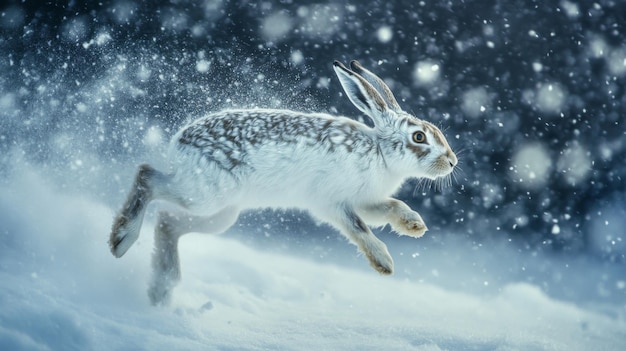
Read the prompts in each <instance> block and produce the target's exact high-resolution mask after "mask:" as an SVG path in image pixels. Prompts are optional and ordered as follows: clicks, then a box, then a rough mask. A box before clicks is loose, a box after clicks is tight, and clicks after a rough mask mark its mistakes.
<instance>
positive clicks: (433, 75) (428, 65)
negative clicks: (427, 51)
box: [413, 60, 440, 85]
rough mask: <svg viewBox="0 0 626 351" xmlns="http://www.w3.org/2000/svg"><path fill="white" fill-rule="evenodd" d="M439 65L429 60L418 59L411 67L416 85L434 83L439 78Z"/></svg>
mask: <svg viewBox="0 0 626 351" xmlns="http://www.w3.org/2000/svg"><path fill="white" fill-rule="evenodd" d="M439 75H440V70H439V65H438V64H437V63H436V62H434V61H431V60H424V61H419V62H417V63H416V64H415V68H414V69H413V77H414V79H415V81H416V82H417V84H418V85H428V84H433V83H436V82H437V80H438V79H439Z"/></svg>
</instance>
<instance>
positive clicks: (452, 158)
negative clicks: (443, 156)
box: [448, 151, 459, 167]
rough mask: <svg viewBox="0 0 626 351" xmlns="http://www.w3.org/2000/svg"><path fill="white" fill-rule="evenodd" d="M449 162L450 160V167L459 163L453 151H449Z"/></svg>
mask: <svg viewBox="0 0 626 351" xmlns="http://www.w3.org/2000/svg"><path fill="white" fill-rule="evenodd" d="M448 162H450V167H454V166H456V164H457V163H459V160H458V159H457V158H456V155H455V154H454V152H452V151H448Z"/></svg>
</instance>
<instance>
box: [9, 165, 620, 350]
mask: <svg viewBox="0 0 626 351" xmlns="http://www.w3.org/2000/svg"><path fill="white" fill-rule="evenodd" d="M10 166H11V171H10V175H9V176H8V177H7V179H6V181H5V182H4V183H3V184H2V186H1V188H0V223H1V225H0V228H1V229H2V230H1V232H0V235H2V240H1V241H0V287H1V288H0V349H1V350H198V349H204V350H306V349H335V350H623V349H625V348H626V319H625V317H624V316H625V315H626V313H625V306H624V305H623V301H622V303H621V304H619V303H615V304H610V303H604V304H601V305H600V304H594V301H572V300H571V299H570V300H560V299H557V298H554V297H550V296H549V295H548V294H546V293H545V292H544V291H543V289H542V287H540V279H539V278H538V282H537V284H533V283H529V282H528V279H527V276H526V275H528V276H530V275H533V274H536V273H537V272H536V269H535V268H533V267H536V265H538V264H540V265H542V266H546V265H548V266H550V265H553V266H554V270H555V274H556V273H557V272H558V274H562V275H564V278H563V279H562V284H563V285H564V286H567V285H570V286H571V287H572V288H575V287H576V284H575V283H573V280H575V279H574V278H572V277H577V278H580V280H581V281H582V283H578V285H579V286H583V285H585V283H584V282H585V279H586V278H585V277H588V278H589V279H590V281H591V280H593V279H594V278H593V277H594V276H595V277H597V276H599V275H603V274H605V275H607V274H608V275H613V276H615V274H616V273H615V270H613V271H611V270H606V267H603V266H602V265H600V264H597V265H596V266H593V265H582V264H581V266H580V267H579V268H580V270H579V271H578V272H570V273H562V271H563V270H564V267H560V266H559V265H560V263H559V262H558V260H557V259H554V261H552V259H550V258H546V257H524V254H523V253H518V252H516V251H515V250H513V249H512V248H507V246H506V245H497V246H494V247H486V246H485V245H483V246H482V247H483V249H482V252H481V251H480V250H478V251H479V252H477V248H476V247H473V248H472V245H471V244H470V243H464V242H463V240H464V239H461V240H460V241H457V242H455V243H451V244H450V245H451V247H449V248H447V249H446V250H445V252H446V254H445V255H441V256H438V255H437V252H430V253H428V252H427V251H428V250H427V249H425V248H424V246H423V245H421V244H420V243H419V241H416V240H407V241H404V240H401V241H398V240H391V241H390V242H391V243H392V244H391V245H390V251H391V253H392V255H394V258H395V260H396V271H397V272H396V275H394V276H393V277H384V276H380V275H378V274H377V273H375V272H374V271H373V270H370V269H369V267H367V263H366V260H365V259H364V258H363V257H356V256H357V254H356V252H355V250H354V248H352V247H350V246H349V245H348V244H347V243H341V245H339V246H341V248H338V249H337V250H335V251H333V252H331V254H328V255H325V257H324V258H323V259H320V258H319V257H314V256H315V253H313V250H310V251H309V252H308V253H307V250H306V249H305V250H302V248H300V250H301V251H302V252H301V253H294V254H289V253H285V252H284V250H283V251H280V250H271V249H269V250H268V249H266V250H263V249H261V246H259V245H246V244H244V243H243V242H242V241H241V240H237V239H236V238H233V237H232V236H231V237H229V236H228V235H225V236H208V235H204V236H202V235H194V234H192V235H189V236H187V237H185V238H183V239H182V241H181V248H180V249H181V253H182V269H183V280H182V283H181V285H180V286H179V287H178V288H177V289H176V290H175V293H174V296H173V301H172V304H171V306H169V307H164V308H155V307H152V306H150V304H149V301H148V298H147V295H146V292H145V291H146V288H147V282H148V278H149V265H150V263H149V261H150V255H151V245H152V238H151V234H150V232H151V230H152V229H153V221H151V219H148V221H147V223H146V225H145V226H144V228H143V231H142V237H141V238H140V240H139V242H138V244H137V245H136V246H134V247H133V248H132V249H131V250H130V251H129V252H128V254H127V255H126V256H124V257H123V258H121V259H115V258H113V256H112V255H111V254H110V253H109V251H108V247H107V243H106V241H107V236H108V231H109V228H110V224H111V219H112V217H113V214H114V210H115V209H113V208H110V206H107V205H105V204H104V203H103V202H102V201H99V200H98V199H96V198H95V197H94V196H90V195H88V194H84V193H81V192H72V191H68V190H67V189H64V188H63V187H60V186H59V185H58V184H55V183H54V182H52V181H50V178H49V177H46V174H45V171H44V170H42V169H39V168H37V167H33V166H28V165H23V164H13V165H10ZM428 235H433V236H436V233H432V232H429V233H428ZM380 236H381V238H382V239H383V240H389V239H390V237H389V235H388V234H385V233H383V234H381V235H380ZM422 240H427V239H426V238H424V239H422ZM328 244H329V245H333V244H332V242H329V243H328ZM334 245H338V244H334ZM407 245H408V246H415V248H410V247H407ZM419 250H422V251H425V252H424V253H422V254H415V253H414V254H409V253H410V252H414V251H419ZM433 250H434V249H433V248H431V251H433ZM343 255H347V256H348V257H347V258H346V257H341V256H343ZM451 257H454V259H452V258H451ZM479 257H483V258H482V259H480V258H479ZM524 260H526V261H528V262H534V266H533V263H530V264H528V267H527V268H525V269H527V270H528V271H527V273H526V275H523V276H521V277H522V278H520V277H516V276H514V275H512V276H510V277H508V278H499V279H496V278H495V277H496V276H497V275H499V274H502V273H503V272H507V269H505V268H504V267H505V266H516V265H518V264H519V262H521V261H524ZM420 261H422V262H420ZM432 267H440V268H439V271H437V270H436V269H434V268H432ZM513 268H515V269H516V270H520V267H519V266H516V267H513ZM422 269H423V270H424V272H418V271H420V270H422ZM572 269H578V268H576V267H572ZM566 271H567V270H566ZM486 272H487V273H486ZM489 272H492V273H489ZM493 272H496V273H493ZM443 275H453V277H451V280H454V281H457V282H459V281H460V282H463V281H465V282H472V281H475V280H479V281H480V282H481V283H482V284H483V285H485V286H488V287H489V288H488V289H484V290H482V291H481V290H480V289H476V288H475V287H472V286H471V284H470V283H468V284H466V285H468V287H467V289H464V288H463V284H457V285H456V286H455V285H454V284H453V283H450V281H448V282H445V281H444V280H443V279H442V280H441V283H438V279H439V277H440V276H443ZM617 284H620V281H617ZM621 284H624V282H623V281H621ZM622 288H623V287H622ZM617 300H619V299H617ZM622 300H623V299H622Z"/></svg>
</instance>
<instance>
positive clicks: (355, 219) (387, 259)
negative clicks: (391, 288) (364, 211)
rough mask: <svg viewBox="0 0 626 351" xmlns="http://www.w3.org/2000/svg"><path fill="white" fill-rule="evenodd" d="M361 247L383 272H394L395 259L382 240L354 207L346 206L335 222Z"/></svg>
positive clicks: (376, 267) (371, 262) (374, 265)
mask: <svg viewBox="0 0 626 351" xmlns="http://www.w3.org/2000/svg"><path fill="white" fill-rule="evenodd" d="M333 223H334V224H335V225H337V227H338V228H339V229H340V230H341V232H342V233H343V234H344V235H345V236H347V237H348V239H350V241H352V242H353V243H354V244H356V246H357V247H358V248H359V250H360V251H361V252H363V254H365V257H367V259H368V260H369V261H370V265H371V266H372V267H373V268H374V269H376V270H377V271H378V272H379V273H381V274H391V273H393V259H392V258H391V255H390V254H389V251H388V250H387V246H386V245H385V243H383V242H382V241H380V239H378V238H377V237H376V236H375V235H374V233H372V231H371V230H370V229H369V227H368V226H367V225H366V224H365V222H363V220H362V219H361V218H360V217H359V216H358V215H357V214H356V212H354V210H353V209H351V208H348V207H344V208H342V209H341V210H340V213H339V215H338V216H336V217H335V220H334V222H333Z"/></svg>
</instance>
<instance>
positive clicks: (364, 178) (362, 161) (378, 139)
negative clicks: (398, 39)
mask: <svg viewBox="0 0 626 351" xmlns="http://www.w3.org/2000/svg"><path fill="white" fill-rule="evenodd" d="M334 70H335V72H336V74H337V76H338V77H339V81H340V82H341V85H342V86H343V89H344V90H345V92H346V94H347V95H348V98H349V99H350V101H352V103H353V104H354V105H355V106H356V107H357V108H358V109H359V110H361V111H362V112H364V113H365V114H367V115H368V116H369V117H370V118H371V119H372V121H373V122H374V127H373V128H372V127H369V126H367V125H365V124H363V123H360V122H357V121H355V120H353V119H348V118H345V117H335V116H330V115H327V114H322V113H311V114H309V113H301V112H294V111H289V110H269V109H252V110H227V111H223V112H218V113H214V114H210V115H208V116H206V117H203V118H200V119H198V120H196V121H194V122H193V123H191V124H190V125H188V126H186V127H184V128H183V129H182V130H181V131H179V132H178V133H177V134H176V135H175V136H174V137H173V139H172V148H171V156H170V157H171V161H172V163H173V164H172V171H171V172H170V173H164V172H161V171H158V170H156V169H154V168H152V167H151V166H149V165H147V164H144V165H141V166H140V167H139V170H138V172H137V175H136V178H135V182H134V184H133V186H132V188H131V191H130V194H129V196H128V199H127V200H126V203H125V204H124V206H123V208H122V210H121V211H120V213H119V214H118V215H117V217H116V218H115V222H114V224H113V228H112V232H111V237H110V240H109V244H110V247H111V252H112V253H113V255H115V256H116V257H121V256H122V255H124V254H125V253H126V251H127V250H128V249H129V248H130V247H131V245H132V244H133V243H134V242H135V240H137V237H138V236H139V229H140V228H141V223H142V221H143V217H144V213H145V210H146V206H147V205H148V203H149V202H150V201H152V200H155V199H162V200H167V201H170V202H173V203H176V204H178V205H180V206H181V207H182V208H183V209H185V210H186V212H187V213H188V214H183V213H178V214H174V213H170V212H160V213H159V217H158V223H157V225H156V228H155V249H154V253H153V258H152V266H153V277H152V282H151V285H150V288H149V290H148V294H149V297H150V299H151V302H152V303H153V304H161V303H165V302H167V301H168V300H169V298H170V295H171V291H172V289H173V287H174V285H175V284H176V283H177V282H178V281H179V280H180V266H179V258H178V239H179V238H180V237H181V236H182V235H183V234H185V233H189V232H207V233H221V232H223V231H225V230H226V229H228V228H229V227H230V226H231V225H232V224H233V223H234V222H235V220H236V219H237V217H238V215H239V213H240V211H242V210H246V209H255V208H264V207H274V208H300V209H305V210H308V211H309V212H310V213H311V214H312V215H313V216H314V217H316V218H317V219H319V220H321V221H324V222H327V223H329V224H331V225H333V226H334V227H336V228H337V229H339V231H340V232H341V233H342V234H343V235H345V236H346V237H347V238H348V239H349V240H350V241H351V242H352V243H354V244H355V245H356V246H357V247H358V249H359V250H360V251H361V252H362V253H363V254H364V255H365V257H367V259H368V260H369V262H370V265H371V266H372V267H373V268H374V269H376V270H377V271H378V272H380V273H382V274H391V273H392V271H393V260H392V258H391V256H390V255H389V252H388V251H387V247H386V246H385V244H384V243H383V242H382V241H380V240H379V239H378V238H377V237H376V236H374V234H373V233H372V231H371V230H370V228H369V227H368V225H370V226H382V225H385V224H387V223H389V224H391V226H392V228H393V229H394V230H395V231H396V232H398V233H399V234H402V235H408V236H413V237H421V236H422V235H424V233H425V232H426V230H427V227H426V224H424V221H423V220H422V218H421V217H420V215H419V214H418V213H417V212H415V211H413V210H411V208H409V206H407V205H406V204H405V203H404V202H402V201H399V200H396V199H394V198H391V195H393V194H394V193H395V192H396V191H397V190H398V188H399V187H400V186H401V185H402V183H403V182H404V181H405V180H406V179H408V178H411V177H425V178H429V179H435V178H438V177H443V176H447V175H449V174H450V173H451V172H452V170H453V169H454V167H455V165H456V164H457V157H456V155H455V154H454V152H452V150H451V149H450V146H449V145H448V143H447V141H446V138H445V137H444V136H443V134H442V133H441V131H440V130H439V129H438V128H437V127H435V126H434V125H433V124H431V123H428V122H426V121H423V120H420V119H418V118H416V117H414V116H412V115H410V114H408V113H406V112H404V111H402V109H401V108H400V106H399V105H398V103H397V101H396V99H395V98H394V96H393V94H392V93H391V91H390V90H389V87H388V86H387V85H386V84H385V83H384V82H383V81H382V80H381V79H380V78H378V77H377V76H376V75H374V74H373V73H371V72H370V71H368V70H366V69H364V68H363V67H362V66H361V65H360V64H359V63H358V62H356V61H352V62H351V63H350V69H348V68H347V67H345V66H344V65H343V64H342V63H340V62H338V61H335V62H334Z"/></svg>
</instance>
